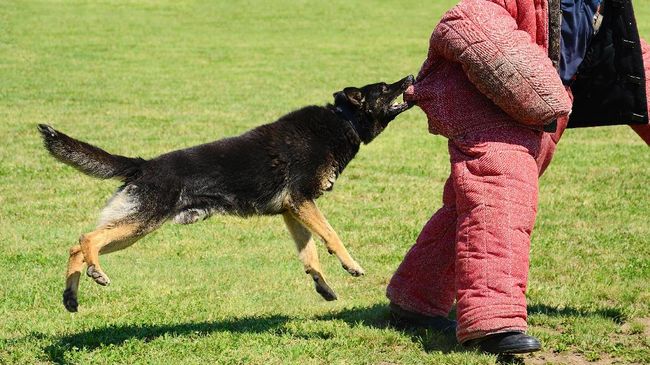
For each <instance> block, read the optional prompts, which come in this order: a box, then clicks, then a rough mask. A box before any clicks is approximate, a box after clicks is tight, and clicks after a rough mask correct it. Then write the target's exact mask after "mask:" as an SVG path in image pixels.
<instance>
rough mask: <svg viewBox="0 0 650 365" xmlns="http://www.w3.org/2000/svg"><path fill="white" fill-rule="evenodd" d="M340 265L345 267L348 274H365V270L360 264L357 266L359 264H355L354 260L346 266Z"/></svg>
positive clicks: (356, 275)
mask: <svg viewBox="0 0 650 365" xmlns="http://www.w3.org/2000/svg"><path fill="white" fill-rule="evenodd" d="M342 266H343V268H344V269H345V271H347V272H348V273H350V275H352V276H354V277H359V276H363V275H365V274H366V271H365V270H364V269H363V268H362V267H361V266H359V264H357V263H356V262H355V263H354V264H353V265H351V266H346V265H342Z"/></svg>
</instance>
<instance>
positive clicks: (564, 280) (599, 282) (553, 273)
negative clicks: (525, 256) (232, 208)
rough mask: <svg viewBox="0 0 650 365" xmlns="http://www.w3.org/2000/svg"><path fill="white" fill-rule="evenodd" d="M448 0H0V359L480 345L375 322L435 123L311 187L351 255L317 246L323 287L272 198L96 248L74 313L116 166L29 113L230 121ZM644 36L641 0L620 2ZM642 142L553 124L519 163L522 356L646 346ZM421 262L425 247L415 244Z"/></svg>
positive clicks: (326, 74) (241, 124)
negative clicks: (42, 126) (266, 211)
mask: <svg viewBox="0 0 650 365" xmlns="http://www.w3.org/2000/svg"><path fill="white" fill-rule="evenodd" d="M453 3H454V1H449V0H446V1H429V2H427V1H364V2H357V1H339V0H336V1H289V0H285V1H280V0H273V1H212V2H205V3H194V2H186V1H169V2H162V1H119V2H118V1H85V2H71V1H46V2H31V1H30V2H28V1H7V0H5V1H2V2H0V136H1V137H2V142H1V144H0V364H40V363H60V364H77V363H78V364H109V363H122V364H127V363H128V364H135V363H138V364H139V363H146V364H206V363H207V364H213V363H214V364H384V365H387V364H495V363H498V362H500V361H501V360H499V359H497V358H496V357H494V356H489V355H483V354H479V353H477V352H473V351H467V350H465V349H463V348H462V347H460V346H457V345H456V344H455V343H454V340H453V339H446V338H444V337H441V336H439V335H437V334H434V333H428V332H426V331H401V330H398V329H394V328H392V327H391V326H390V325H389V324H388V322H387V319H388V310H387V299H386V298H385V296H384V290H385V287H386V284H387V282H388V280H389V278H390V276H391V274H392V272H393V271H394V270H395V269H396V267H397V266H398V264H399V262H400V261H401V259H402V257H403V256H404V254H405V252H406V251H407V250H408V248H409V247H410V246H411V245H412V244H413V242H414V240H415V238H416V236H417V234H418V232H419V229H420V228H421V226H422V225H423V224H424V222H425V221H426V220H427V219H428V217H429V216H430V215H431V214H432V213H433V212H434V211H435V210H436V209H437V208H438V207H439V206H440V205H441V198H440V195H441V190H442V187H443V183H444V181H445V180H446V177H447V175H448V172H449V166H448V156H447V149H446V141H445V140H444V138H442V137H439V136H432V135H430V134H428V133H427V127H426V118H425V116H424V114H423V113H422V112H421V111H420V110H419V109H413V110H411V111H409V112H408V113H405V114H404V115H402V116H400V117H399V118H398V119H397V120H396V121H395V122H393V124H392V125H391V126H390V127H389V128H388V130H387V131H386V132H385V133H384V134H383V135H381V136H380V137H379V138H378V139H377V140H376V141H375V142H373V143H372V144H370V145H368V146H364V147H363V148H362V150H361V152H360V153H359V155H358V157H357V158H356V159H355V160H354V161H353V162H352V163H351V164H350V165H349V167H348V168H347V170H346V171H345V172H344V174H343V175H342V176H341V178H340V179H339V180H338V182H337V184H336V186H335V189H334V191H333V192H331V193H329V194H326V195H325V196H324V197H322V198H321V199H320V200H319V204H320V207H321V209H322V211H323V212H324V213H325V214H326V216H327V217H328V218H329V221H330V222H331V224H332V225H333V226H334V227H335V229H336V230H337V231H338V232H339V234H340V235H341V237H342V239H343V240H344V242H345V243H346V245H347V247H348V248H349V250H350V251H351V253H352V254H353V255H354V256H355V257H356V258H357V259H358V261H359V262H360V263H361V265H362V266H364V268H365V269H366V271H367V274H366V276H365V277H362V278H353V277H350V276H349V275H347V274H346V273H345V272H344V271H343V270H342V269H341V268H340V265H339V263H338V262H337V260H336V259H335V258H334V257H331V256H329V255H327V252H326V250H325V249H324V247H323V246H322V245H319V251H320V253H321V261H322V263H323V265H324V269H325V272H326V274H327V275H328V277H329V280H330V283H331V284H332V287H333V288H334V289H335V290H336V291H337V293H338V295H339V300H338V301H336V302H325V301H324V300H322V299H321V298H320V296H318V295H317V294H316V293H315V291H314V290H313V287H312V282H311V279H310V278H309V277H308V276H307V275H305V274H304V273H303V271H302V265H301V264H300V262H299V261H298V259H297V257H296V253H295V250H294V247H293V242H292V241H291V239H290V237H289V234H288V232H287V231H286V229H285V227H284V224H283V222H282V219H281V218H279V217H263V218H252V219H240V218H233V217H220V216H216V217H213V218H211V219H210V220H207V221H203V222H200V223H197V224H194V225H191V226H179V225H171V224H169V225H165V226H164V227H163V228H161V229H160V230H158V231H157V232H156V233H154V234H152V235H150V236H148V237H146V238H145V239H143V240H141V241H139V242H138V243H137V244H135V245H134V246H133V247H132V248H129V249H128V250H125V251H121V252H119V253H115V254H112V255H109V256H102V258H101V260H102V263H103V267H104V269H105V270H106V272H107V274H108V275H109V276H110V277H111V279H112V284H111V285H110V286H109V287H106V288H104V287H100V286H98V285H96V284H95V283H93V282H91V281H90V280H89V279H87V278H86V277H83V278H82V282H81V288H80V296H79V301H80V307H79V312H78V313H76V314H70V313H68V312H66V311H65V309H64V308H63V305H62V303H61V293H62V289H63V285H64V272H65V265H66V261H67V252H68V248H69V247H70V246H72V245H73V244H75V243H76V240H77V238H78V237H79V235H80V234H81V233H84V232H87V231H89V230H91V229H92V228H93V227H94V223H95V221H96V218H97V216H98V212H99V210H100V209H101V207H102V205H103V203H104V202H105V201H106V200H107V199H108V198H109V197H110V196H111V194H112V192H113V191H114V189H115V188H116V187H117V186H118V183H117V182H116V181H101V180H96V179H92V178H90V177H87V176H84V175H82V174H80V173H78V172H76V171H75V170H73V169H72V168H70V167H67V166H64V165H62V164H59V163H57V162H56V161H55V160H54V159H52V158H51V157H49V156H48V155H47V153H46V152H45V150H44V149H43V148H42V147H41V142H40V139H39V136H38V134H37V131H36V124H37V123H42V122H48V123H51V124H53V125H54V126H55V127H56V128H59V129H61V130H62V131H65V132H67V133H69V134H71V135H73V136H76V137H79V138H81V139H84V140H87V141H89V142H91V143H94V144H97V145H99V146H102V147H104V148H106V149H107V150H109V151H111V152H114V153H118V154H123V155H131V156H132V155H138V156H141V157H144V158H148V157H153V156H156V155H157V154H160V153H162V152H165V151H168V150H171V149H175V148H181V147H186V146H190V145H194V144H198V143H203V142H208V141H211V140H214V139H218V138H222V137H225V136H232V135H236V134H239V133H242V132H244V131H246V130H248V129H250V128H252V127H254V126H256V125H259V124H262V123H266V122H271V121H273V120H275V119H276V118H278V117H279V116H281V115H283V114H284V113H287V112H289V111H291V110H293V109H295V108H298V107H301V106H304V105H309V104H321V105H322V104H325V103H327V102H328V101H330V100H331V95H332V92H334V91H337V90H339V89H341V88H342V87H345V86H350V85H357V86H360V85H363V84H366V83H370V82H375V81H378V80H386V81H394V80H397V79H398V78H401V77H403V76H405V75H407V74H409V73H417V71H418V69H419V66H420V64H421V62H422V61H423V59H424V58H425V56H426V53H427V47H428V39H429V35H430V33H431V30H432V29H433V27H434V25H435V24H436V23H437V21H438V19H439V18H440V16H441V14H442V13H443V12H444V11H445V10H446V9H448V8H449V7H451V5H452V4H453ZM635 5H636V7H637V13H638V14H637V17H638V20H639V24H640V31H641V33H642V35H644V36H645V37H647V38H650V18H649V17H650V5H648V2H647V1H645V0H644V1H636V2H635ZM649 163H650V150H649V149H648V147H646V146H645V145H644V144H643V142H642V141H641V140H640V139H639V138H638V137H637V136H636V135H635V134H634V133H633V132H632V131H631V130H630V129H629V128H627V127H613V128H600V129H590V130H571V131H568V132H566V134H565V136H564V137H563V140H562V143H561V144H560V146H559V149H558V152H557V154H556V158H555V161H554V163H553V164H552V165H551V168H550V169H549V170H548V172H547V173H546V175H545V176H544V177H543V178H542V180H541V184H540V203H539V205H540V206H539V216H538V219H537V225H536V228H535V232H534V235H533V242H532V252H531V272H530V282H529V291H528V301H529V307H528V308H529V314H530V316H529V322H530V333H532V334H533V335H535V336H537V337H539V338H540V339H541V340H542V342H543V344H544V351H543V352H542V353H538V354H536V355H533V356H526V357H523V358H520V359H519V360H515V362H517V361H519V362H522V361H525V362H526V363H531V364H543V363H547V362H548V363H556V364H557V363H570V364H587V363H595V364H610V363H620V364H627V363H635V364H647V363H650V349H649V348H650V340H649V338H650V307H649V303H650V294H649V283H650V281H649V280H650V246H649V243H650V242H649V240H650V239H649V237H650V228H649V226H648V217H649V216H650V200H649V199H648V193H649V191H650V190H649V187H650V171H649V169H648V166H649ZM434 264H435V263H432V265H434Z"/></svg>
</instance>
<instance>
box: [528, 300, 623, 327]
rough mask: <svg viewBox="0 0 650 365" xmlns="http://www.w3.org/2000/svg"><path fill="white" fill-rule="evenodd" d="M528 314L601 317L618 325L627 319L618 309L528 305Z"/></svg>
mask: <svg viewBox="0 0 650 365" xmlns="http://www.w3.org/2000/svg"><path fill="white" fill-rule="evenodd" d="M528 314H529V315H531V314H532V315H535V314H544V315H547V316H551V317H602V318H605V319H609V320H610V321H612V322H614V323H616V324H619V325H620V324H623V323H625V320H626V319H627V316H626V315H625V314H624V313H623V312H622V311H621V310H620V309H618V308H604V309H597V310H595V311H591V310H583V309H576V308H572V307H564V308H558V307H551V306H548V305H545V304H534V305H529V306H528Z"/></svg>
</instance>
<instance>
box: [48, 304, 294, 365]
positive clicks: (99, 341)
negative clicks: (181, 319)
mask: <svg viewBox="0 0 650 365" xmlns="http://www.w3.org/2000/svg"><path fill="white" fill-rule="evenodd" d="M289 319H290V318H289V317H287V316H281V315H273V316H261V317H243V318H233V319H228V320H224V321H214V322H197V323H178V324H169V325H150V324H142V325H111V326H108V327H104V328H95V329H92V330H88V331H84V332H80V333H76V334H73V335H68V336H64V337H61V338H59V339H58V341H56V342H55V343H53V344H51V345H49V346H47V347H46V348H45V354H46V355H47V357H48V358H49V360H50V361H51V362H53V363H55V364H68V363H69V362H68V361H67V360H66V358H65V355H66V353H67V352H69V351H92V350H94V349H97V348H100V347H104V346H110V345H118V346H119V345H122V344H123V343H125V342H127V341H129V340H133V339H136V340H140V341H144V342H149V341H152V340H154V339H156V338H158V337H162V336H206V335H209V334H211V333H214V332H230V333H268V332H273V331H274V330H276V329H277V328H279V327H281V326H282V325H283V324H285V323H286V322H287V321H288V320H289Z"/></svg>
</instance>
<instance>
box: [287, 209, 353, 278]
mask: <svg viewBox="0 0 650 365" xmlns="http://www.w3.org/2000/svg"><path fill="white" fill-rule="evenodd" d="M291 213H292V214H293V216H294V217H295V218H296V219H297V220H298V221H299V222H300V223H302V224H303V225H304V226H305V227H307V228H309V230H310V231H312V232H313V233H315V234H317V235H318V236H320V237H321V238H322V239H323V241H325V245H326V246H327V251H329V253H330V254H335V255H336V257H338V259H339V261H341V265H343V268H344V269H345V270H346V271H347V272H349V273H350V274H351V275H352V276H361V275H363V274H364V273H365V272H364V270H363V268H361V266H360V265H359V264H358V263H357V262H356V261H354V259H353V258H352V257H351V256H350V254H349V253H348V250H346V249H345V246H343V242H341V239H340V238H339V236H338V235H337V234H336V232H335V231H334V229H333V228H332V226H330V224H329V223H328V222H327V220H326V219H325V216H323V213H321V212H320V210H319V209H318V207H317V206H316V202H314V201H313V200H306V201H303V202H300V203H298V202H294V204H292V206H291Z"/></svg>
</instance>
